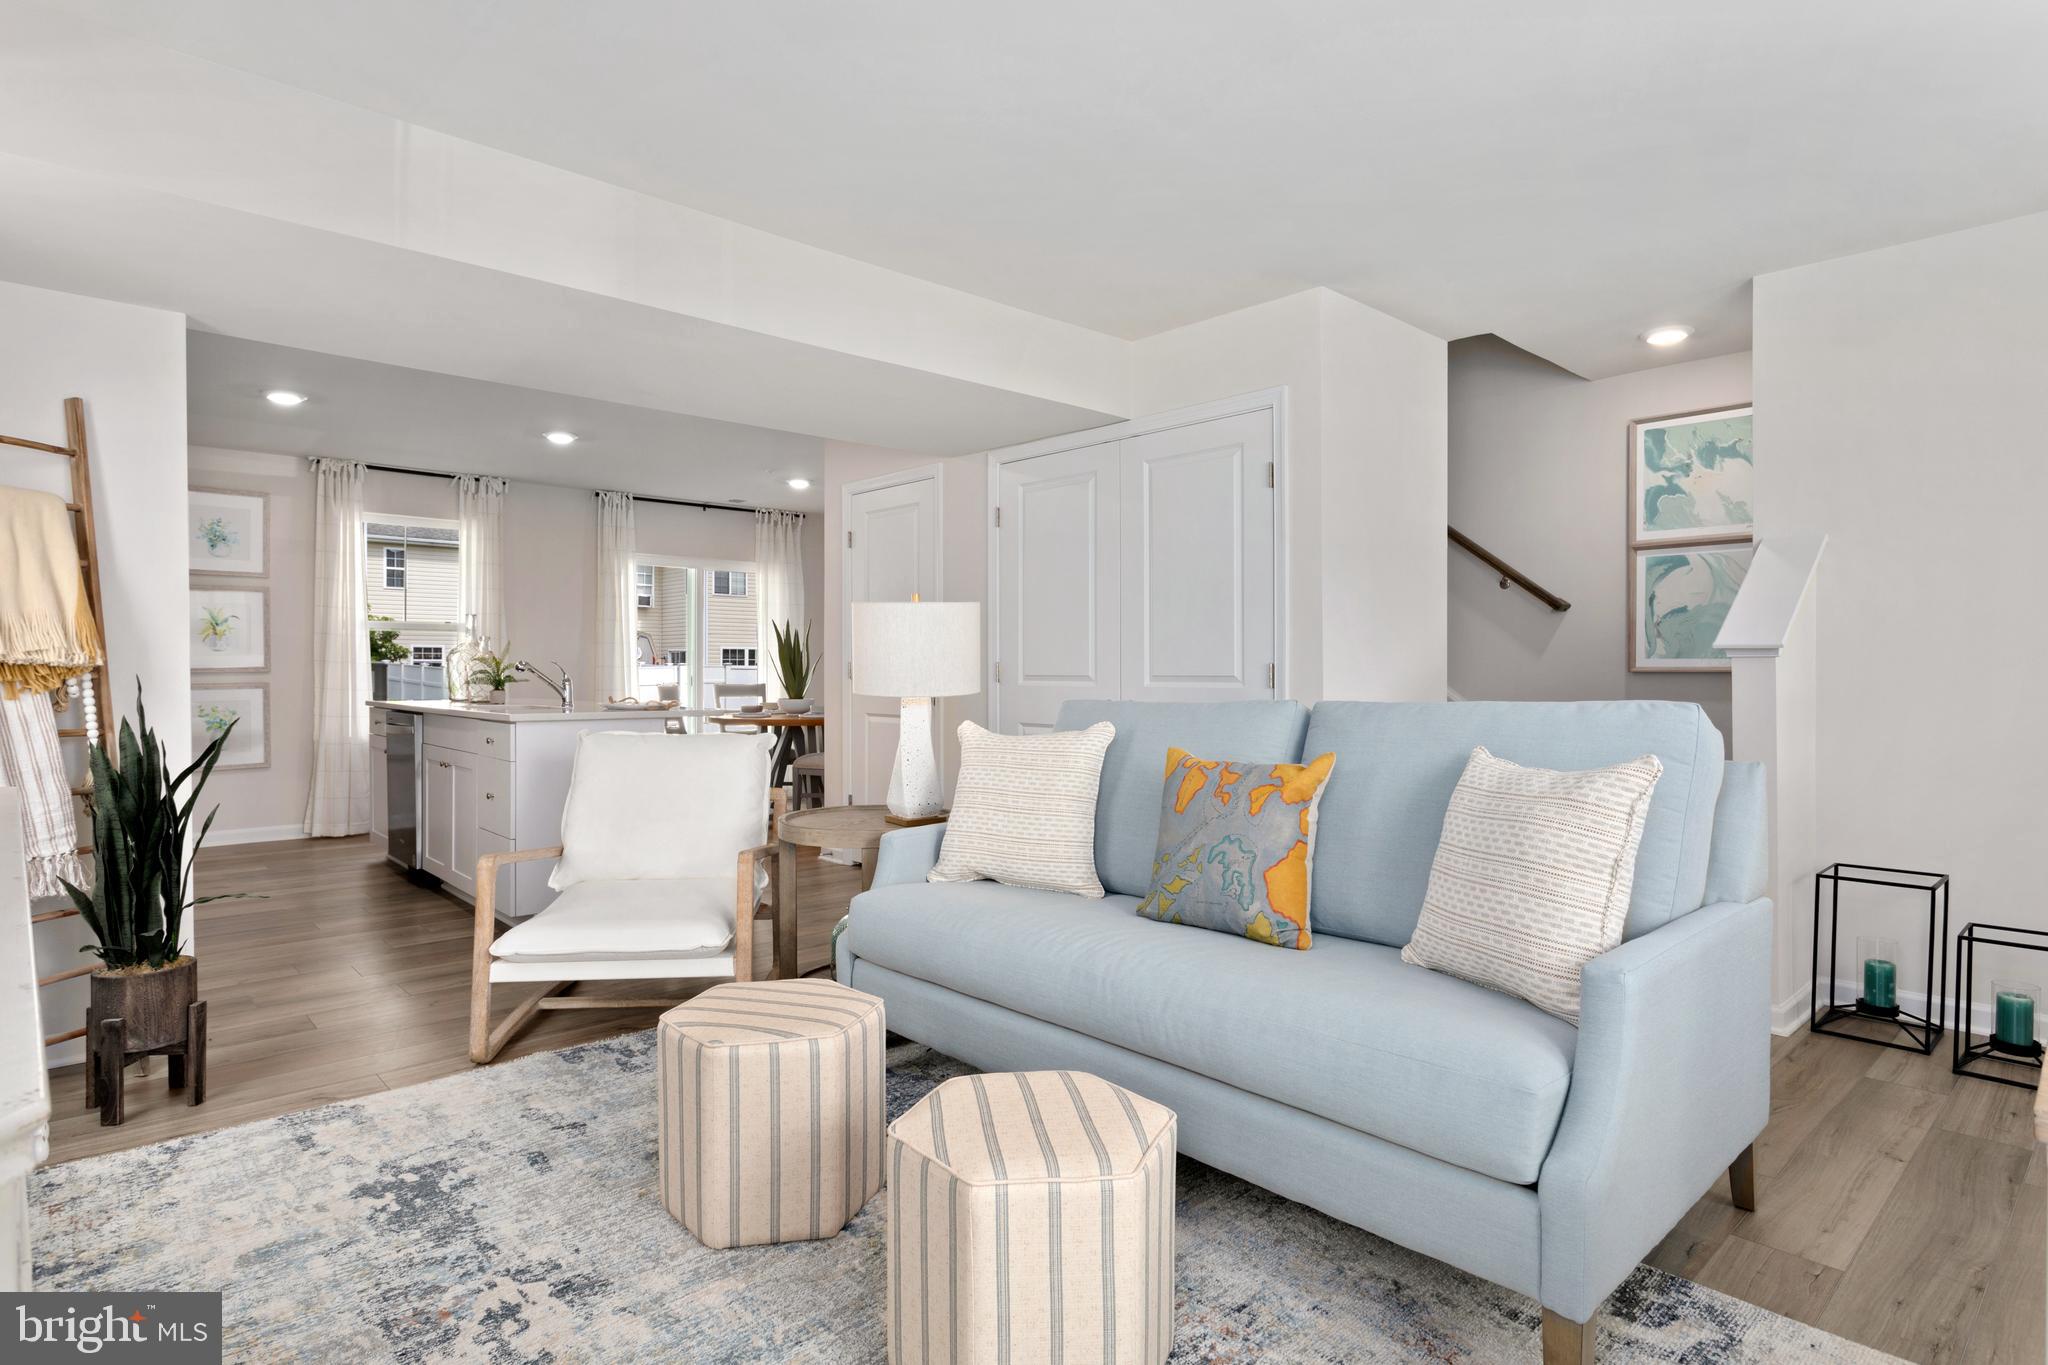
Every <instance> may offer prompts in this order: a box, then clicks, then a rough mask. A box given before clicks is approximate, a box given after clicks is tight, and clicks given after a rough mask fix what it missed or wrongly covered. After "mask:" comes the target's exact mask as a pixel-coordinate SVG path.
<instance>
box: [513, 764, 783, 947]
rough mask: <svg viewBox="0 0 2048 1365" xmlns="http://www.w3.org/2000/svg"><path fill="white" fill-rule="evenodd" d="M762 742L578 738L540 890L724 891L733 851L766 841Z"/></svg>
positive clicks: (765, 773)
mask: <svg viewBox="0 0 2048 1365" xmlns="http://www.w3.org/2000/svg"><path fill="white" fill-rule="evenodd" d="M771 743H772V741H771V740H769V739H768V738H767V737H766V736H754V735H666V734H648V733H645V732H627V731H599V732H595V733H591V734H585V735H584V736H582V738H581V739H580V740H579V741H578V742H577V745H576V763H575V766H574V768H573V769H572V771H571V772H570V775H569V800H568V805H567V807H566V808H565V809H564V810H563V812H562V850H563V851H562V857H561V860H560V861H559V862H557V863H556V864H555V869H554V871H553V872H551V873H549V874H548V885H549V886H552V887H554V888H555V889H556V890H557V891H562V890H566V889H567V888H569V887H572V886H575V885H576V884H577V883H578V882H631V881H674V880H677V879H679V878H690V877H723V878H725V879H726V881H727V882H728V884H729V883H730V881H731V878H732V875H733V870H734V867H735V866H736V863H737V859H738V857H739V853H740V850H741V849H746V848H752V847H754V846H755V845H757V844H761V843H765V842H766V841H767V838H768V749H769V746H770V744H771ZM727 909H728V914H727V918H728V919H730V907H728V908H727Z"/></svg>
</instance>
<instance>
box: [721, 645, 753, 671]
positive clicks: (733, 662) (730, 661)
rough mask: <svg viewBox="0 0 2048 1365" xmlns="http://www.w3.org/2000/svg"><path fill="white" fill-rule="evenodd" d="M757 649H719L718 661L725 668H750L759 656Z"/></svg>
mask: <svg viewBox="0 0 2048 1365" xmlns="http://www.w3.org/2000/svg"><path fill="white" fill-rule="evenodd" d="M760 653H761V651H759V650H758V649H721V650H719V651H718V661H719V662H720V663H722V664H724V665H725V666H726V667H727V668H752V667H754V665H755V663H756V662H757V661H758V660H759V658H760Z"/></svg>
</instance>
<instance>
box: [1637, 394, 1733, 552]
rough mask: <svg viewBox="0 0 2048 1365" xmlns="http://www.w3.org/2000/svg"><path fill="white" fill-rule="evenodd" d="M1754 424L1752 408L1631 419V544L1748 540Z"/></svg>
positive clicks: (1716, 409) (1722, 409)
mask: <svg viewBox="0 0 2048 1365" xmlns="http://www.w3.org/2000/svg"><path fill="white" fill-rule="evenodd" d="M1751 424H1752V417H1751V409H1749V408H1747V407H1740V408H1715V409H1711V410H1709V411H1706V412H1684V413H1676V414H1674V415H1672V416H1669V417H1648V418H1644V419H1643V420H1641V421H1638V422H1631V423H1629V426H1628V470H1629V473H1628V494H1629V521H1630V525H1629V544H1630V545H1631V546H1638V545H1661V544H1699V543H1702V542H1707V541H1725V540H1747V539H1749V537H1750V535H1751V532H1752V531H1753V529H1754V526H1753V523H1754V513H1753V510H1752V504H1753V488H1754V484H1755V478H1756V454H1755V451H1754V449H1753V447H1752V442H1751V435H1750V427H1751Z"/></svg>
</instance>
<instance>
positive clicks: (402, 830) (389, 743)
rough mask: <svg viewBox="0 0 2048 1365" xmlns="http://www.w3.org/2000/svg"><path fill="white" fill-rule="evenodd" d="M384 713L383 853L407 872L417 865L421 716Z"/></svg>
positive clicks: (418, 857)
mask: <svg viewBox="0 0 2048 1365" xmlns="http://www.w3.org/2000/svg"><path fill="white" fill-rule="evenodd" d="M383 716H384V766H385V778H384V796H385V802H386V804H385V834H386V842H385V845H384V856H385V857H387V858H389V859H390V860H391V861H392V862H394V863H397V864H398V865H399V866H400V867H402V868H404V869H405V870H406V871H407V872H412V871H415V870H416V869H417V868H418V867H419V865H420V794H419V793H420V789H419V771H420V718H419V717H418V716H416V715H414V714H413V713H412V712H410V711H385V712H384V713H383Z"/></svg>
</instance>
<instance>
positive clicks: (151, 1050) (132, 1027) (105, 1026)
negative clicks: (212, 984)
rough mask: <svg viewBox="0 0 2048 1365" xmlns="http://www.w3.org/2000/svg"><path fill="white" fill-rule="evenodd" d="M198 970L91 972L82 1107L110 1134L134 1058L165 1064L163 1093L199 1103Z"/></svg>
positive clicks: (185, 965) (202, 1010)
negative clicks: (167, 1087)
mask: <svg viewBox="0 0 2048 1365" xmlns="http://www.w3.org/2000/svg"><path fill="white" fill-rule="evenodd" d="M197 967H198V964H196V963H194V962H193V961H192V959H190V958H186V959H185V960H184V961H183V962H181V963H179V964H178V965H177V966H175V967H172V968H169V969H167V970H165V971H163V972H160V973H152V974H150V975H148V976H123V975H120V974H116V973H109V972H104V971H101V972H94V973H93V976H92V1003H91V1005H90V1006H89V1007H88V1008H87V1010H86V1017H85V1046H86V1060H85V1107H86V1108H88V1109H98V1110H99V1111H100V1125H101V1126H102V1127H107V1128H111V1127H113V1126H115V1125H116V1124H118V1123H120V1122H121V1121H122V1120H123V1119H124V1118H125V1117H126V1114H125V1112H124V1105H123V1100H124V1098H125V1095H124V1091H125V1088H126V1087H125V1072H126V1069H127V1066H128V1063H130V1062H132V1061H134V1060H135V1059H136V1058H138V1057H168V1058H169V1059H170V1082H171V1089H173V1090H183V1091H185V1092H186V1097H185V1099H186V1103H188V1104H204V1103H205V1102H206V1002H205V1001H204V1000H199V999H195V998H194V997H195V996H196V995H197V993H198V985H199V973H198V969H197Z"/></svg>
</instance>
